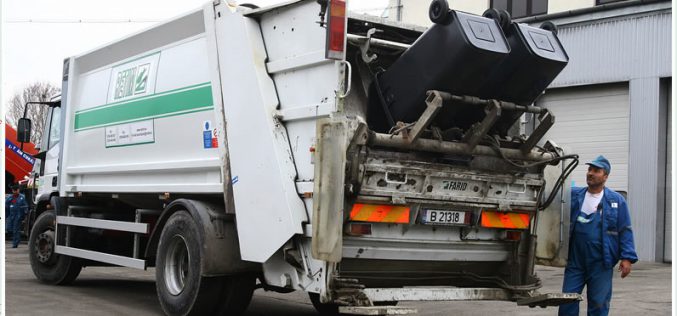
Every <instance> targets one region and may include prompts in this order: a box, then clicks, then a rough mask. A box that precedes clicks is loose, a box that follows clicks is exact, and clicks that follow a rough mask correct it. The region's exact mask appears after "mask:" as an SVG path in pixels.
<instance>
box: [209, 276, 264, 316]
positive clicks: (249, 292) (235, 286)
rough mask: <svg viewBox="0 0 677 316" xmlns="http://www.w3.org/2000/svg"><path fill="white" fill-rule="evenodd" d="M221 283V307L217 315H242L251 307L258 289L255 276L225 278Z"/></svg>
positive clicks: (222, 278)
mask: <svg viewBox="0 0 677 316" xmlns="http://www.w3.org/2000/svg"><path fill="white" fill-rule="evenodd" d="M219 279H220V281H221V286H222V290H221V297H220V299H219V300H220V302H221V303H220V306H219V307H218V310H217V313H216V314H215V315H228V316H230V315H240V314H242V313H243V312H244V311H245V310H246V309H247V306H249V303H250V302H251V300H252V296H253V295H254V288H255V287H256V278H255V277H254V276H249V275H242V276H224V277H220V278H219Z"/></svg>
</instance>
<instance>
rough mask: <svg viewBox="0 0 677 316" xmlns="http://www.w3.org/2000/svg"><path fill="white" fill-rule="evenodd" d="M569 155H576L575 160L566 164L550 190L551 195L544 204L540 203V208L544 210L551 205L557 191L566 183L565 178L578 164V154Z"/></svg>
mask: <svg viewBox="0 0 677 316" xmlns="http://www.w3.org/2000/svg"><path fill="white" fill-rule="evenodd" d="M569 156H574V157H575V158H571V159H573V160H572V161H571V162H570V163H569V165H567V166H566V168H564V171H562V173H561V174H560V176H559V178H557V181H556V182H555V186H554V187H553V188H552V191H550V195H549V196H548V198H547V199H546V200H545V202H544V203H542V204H540V203H539V204H540V205H539V206H538V209H539V210H544V209H546V208H548V206H550V204H551V203H552V201H553V200H554V199H555V196H557V192H558V191H559V190H560V189H561V188H562V185H563V184H564V180H566V178H568V177H569V175H570V174H571V173H572V172H573V171H574V169H576V167H577V166H578V155H569ZM565 157H566V156H565ZM544 187H545V185H544ZM539 202H540V199H539Z"/></svg>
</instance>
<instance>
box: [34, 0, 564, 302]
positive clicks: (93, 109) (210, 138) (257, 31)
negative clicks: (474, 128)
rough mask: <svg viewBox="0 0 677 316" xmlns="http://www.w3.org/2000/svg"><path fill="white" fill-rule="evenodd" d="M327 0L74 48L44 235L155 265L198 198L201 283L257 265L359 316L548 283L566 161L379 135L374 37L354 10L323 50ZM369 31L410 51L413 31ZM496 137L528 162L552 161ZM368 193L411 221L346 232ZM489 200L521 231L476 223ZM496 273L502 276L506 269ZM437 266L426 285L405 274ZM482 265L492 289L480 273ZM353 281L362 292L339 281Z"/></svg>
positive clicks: (184, 20)
mask: <svg viewBox="0 0 677 316" xmlns="http://www.w3.org/2000/svg"><path fill="white" fill-rule="evenodd" d="M344 4H345V3H344ZM331 5H333V3H330V4H329V6H331ZM325 9H326V7H323V6H322V5H320V4H318V2H317V1H309V0H306V1H290V2H288V3H284V4H281V5H278V6H273V7H270V8H264V9H255V10H249V9H245V8H238V9H237V10H235V8H232V7H229V6H228V5H227V4H226V3H223V2H221V1H215V2H214V3H211V2H210V3H207V4H205V6H204V7H203V8H201V9H199V10H196V11H193V12H190V13H188V14H186V15H183V16H180V17H177V18H175V19H173V20H171V21H169V22H166V23H163V24H160V25H157V26H155V27H152V28H150V29H148V30H145V31H142V32H139V33H137V34H134V35H131V36H129V37H126V38H124V39H121V40H119V41H116V42H114V43H111V44H109V45H105V46H103V47H100V48H97V49H94V50H92V51H90V52H87V53H84V54H82V55H79V56H75V57H71V58H68V59H66V60H65V62H64V87H63V92H62V101H61V102H62V106H61V112H62V117H63V119H62V121H61V124H62V125H61V126H62V130H63V138H62V139H61V143H60V147H59V146H57V148H56V149H54V150H50V151H49V153H48V155H47V157H46V166H52V167H49V168H50V169H55V168H56V167H57V164H56V163H55V161H58V196H59V198H60V200H59V201H60V202H58V204H59V205H56V206H55V208H56V228H52V229H54V235H53V236H51V237H50V236H48V237H50V238H53V240H54V241H55V243H56V245H55V254H57V255H58V256H62V257H63V256H66V257H69V258H80V259H81V260H86V261H84V262H85V263H83V264H85V265H87V264H92V263H93V262H103V263H108V264H116V265H123V266H129V267H136V268H146V267H149V266H156V265H158V266H159V265H161V264H163V262H162V260H163V259H161V255H160V253H158V255H157V256H156V253H155V250H156V249H157V248H158V247H160V248H162V244H163V243H164V241H163V240H165V239H163V238H164V235H165V233H164V230H165V228H163V227H164V225H165V224H167V223H168V222H172V219H173V217H174V216H171V215H172V213H173V212H177V211H176V208H175V207H174V206H173V205H176V204H177V203H179V204H180V203H181V201H184V200H189V201H194V202H186V203H187V204H183V206H181V207H180V208H179V210H188V211H190V213H191V214H192V216H193V218H194V221H196V222H197V224H198V227H199V229H200V230H201V231H202V233H201V235H200V236H203V237H201V238H204V239H203V240H202V243H204V245H205V246H204V247H203V248H202V250H201V251H202V252H201V256H203V257H202V258H201V260H202V261H200V262H201V267H202V270H200V271H201V272H200V273H198V276H199V277H202V279H209V278H210V277H211V278H215V277H221V276H229V275H238V273H243V271H244V272H247V273H255V274H256V275H257V277H258V278H259V280H260V283H261V284H262V286H263V287H264V288H266V289H272V290H278V291H290V290H303V291H307V292H310V293H317V294H319V295H318V296H317V298H318V299H319V301H317V302H316V303H318V304H325V305H322V306H327V305H326V304H330V303H331V302H334V303H338V304H339V305H346V306H348V307H350V306H352V307H351V308H355V307H357V310H352V311H351V312H356V313H361V312H364V310H360V309H359V307H360V306H362V307H365V306H366V305H371V303H373V302H378V301H396V300H407V299H411V300H458V299H499V300H513V301H517V300H518V299H524V298H527V299H529V298H532V297H533V296H536V295H535V292H532V290H534V289H536V288H537V287H538V282H537V280H536V281H535V279H534V277H535V276H532V271H533V264H534V260H535V259H536V258H537V257H540V258H541V259H544V260H550V261H553V260H554V261H557V260H558V258H559V260H561V256H562V254H563V252H565V251H564V250H563V249H565V246H566V245H565V243H566V240H565V239H566V238H562V234H561V233H559V232H560V229H563V228H562V225H561V222H562V221H561V218H563V216H566V214H565V213H564V212H563V208H562V204H561V203H554V204H553V205H552V206H551V207H550V208H548V209H546V210H544V211H541V212H542V213H544V214H546V215H545V216H544V218H548V223H547V226H540V227H538V231H539V232H541V231H542V232H544V233H545V232H550V233H551V234H550V236H548V238H547V240H543V241H541V240H540V239H539V242H540V243H539V244H538V246H536V245H535V237H534V239H533V243H534V244H532V245H531V246H530V243H531V241H527V240H531V239H529V238H527V237H528V236H530V235H534V234H535V233H536V229H537V228H536V223H537V221H538V211H537V209H538V205H539V204H538V199H539V198H540V195H539V191H542V190H545V184H546V181H545V180H547V182H548V183H553V182H554V179H557V176H559V172H555V173H554V174H552V175H550V174H549V173H548V174H544V173H543V169H542V168H541V169H538V170H540V171H534V170H535V169H529V171H527V172H522V173H514V172H512V171H510V169H509V168H507V167H495V166H496V165H497V164H500V163H499V162H498V161H499V160H500V158H497V155H496V153H495V152H493V151H492V149H490V148H489V147H486V146H483V145H480V146H477V148H475V149H473V148H470V149H469V150H468V147H462V146H465V145H462V146H461V147H458V146H457V145H454V144H446V145H444V144H442V143H445V142H441V141H440V142H439V144H438V145H435V146H430V145H426V144H429V143H424V142H425V141H428V142H433V141H434V140H423V139H422V140H420V142H418V143H417V142H413V143H407V142H406V139H404V138H402V136H401V135H390V136H387V135H381V134H374V133H371V132H370V131H369V128H368V126H367V125H366V115H367V101H366V94H367V92H366V90H367V87H368V83H369V80H370V77H369V76H368V75H365V73H364V69H365V68H364V66H363V65H362V64H358V63H357V60H358V58H357V57H355V58H353V57H352V56H349V55H350V54H353V53H354V52H355V51H359V46H364V45H365V44H364V43H365V42H366V43H367V46H368V45H369V43H370V42H369V39H368V37H369V36H370V35H369V36H364V35H363V34H362V35H360V34H350V28H349V27H348V24H349V23H348V18H347V17H345V16H344V17H343V19H344V35H345V36H344V38H343V40H344V46H345V47H346V48H345V51H344V56H342V58H339V59H329V58H327V57H326V56H327V40H328V39H327V37H328V32H327V28H328V26H326V25H324V24H323V23H319V22H318V20H320V18H319V17H318V13H319V12H322V11H323V10H325ZM329 19H330V18H329V16H327V20H329ZM362 23H363V24H364V25H369V23H373V22H369V21H366V20H365V21H363V22H362ZM373 25H374V26H373V27H388V28H393V29H397V27H396V26H387V25H385V24H382V23H380V24H379V23H373ZM348 41H350V42H351V44H350V45H348V44H345V43H346V42H348ZM371 44H372V45H374V47H376V46H379V47H380V49H384V50H388V49H390V50H395V51H398V50H399V51H401V50H402V49H406V47H408V45H409V44H410V43H403V42H396V41H390V40H378V39H377V40H374V42H373V43H371ZM348 47H351V48H348ZM356 47H357V48H356ZM355 56H359V54H358V55H355ZM440 102H441V101H440ZM379 135H381V136H379ZM445 146H446V147H445ZM454 146H456V147H454ZM457 147H458V148H461V149H464V148H465V149H464V150H467V151H466V154H469V155H477V156H486V157H488V158H486V160H484V159H485V158H478V159H475V160H474V161H472V162H467V163H465V164H463V165H461V166H458V164H445V163H443V162H440V161H441V160H438V159H437V158H430V157H429V155H428V154H425V152H428V153H429V152H438V153H440V152H444V151H449V152H452V153H456V154H458V153H460V152H461V151H462V150H461V149H458V148H457ZM445 148H446V149H445ZM449 148H451V149H449ZM501 150H503V152H504V154H506V155H509V156H511V157H514V158H515V159H517V160H520V159H521V160H523V161H538V160H544V159H545V158H542V157H550V158H554V157H556V154H555V153H554V152H550V151H545V150H542V151H540V152H537V151H536V150H535V149H534V151H533V152H531V151H529V152H528V153H521V152H519V151H518V150H517V149H505V150H504V149H501ZM55 154H56V155H55ZM57 155H58V157H57ZM492 155H493V156H492ZM494 168H495V169H494ZM550 168H553V169H556V167H550ZM559 168H561V167H559ZM45 174H47V172H45ZM546 177H549V178H547V179H546ZM551 179H552V180H551ZM45 180H47V179H45ZM46 182H47V181H44V180H43V181H42V182H41V183H42V184H43V186H44V185H45V184H46ZM41 190H43V191H49V190H45V189H44V188H43V189H41ZM43 193H45V192H43ZM561 193H564V194H565V195H564V196H566V194H567V193H566V192H564V191H562V192H560V194H561ZM556 200H557V201H559V200H562V199H561V198H558V199H556ZM360 203H362V204H365V205H371V204H374V205H396V206H397V205H400V206H402V205H405V206H407V212H406V217H407V224H401V223H402V222H400V224H398V223H393V222H373V223H370V224H368V225H369V232H368V234H362V235H360V234H352V233H350V231H349V230H350V229H352V228H351V226H350V225H353V224H354V223H358V222H359V221H357V220H355V218H353V215H352V214H351V209H353V210H354V209H355V205H357V204H360ZM111 205H112V206H111ZM120 205H124V207H121V208H119V207H120ZM173 207H174V208H173ZM389 207H390V206H389ZM118 208H119V209H118ZM193 208H195V209H196V210H197V211H193ZM430 209H442V210H455V211H454V212H456V211H462V212H461V213H458V214H469V215H467V222H465V223H460V224H461V225H451V226H449V225H443V226H438V225H427V224H424V223H423V221H424V220H422V216H425V215H424V214H426V213H425V212H428V210H430ZM485 210H496V211H502V212H511V211H512V210H518V212H522V213H521V214H527V215H528V216H527V217H526V218H527V219H528V221H527V223H526V225H527V227H520V228H513V229H512V230H513V231H517V232H518V235H517V236H521V237H519V238H517V239H512V240H507V239H506V238H508V237H506V236H508V235H507V234H508V233H507V231H509V230H510V229H491V228H487V227H482V226H481V225H480V223H479V221H480V216H482V215H481V214H482V212H484V211H485ZM165 214H166V215H165ZM450 214H456V213H450ZM149 215H150V216H151V217H152V218H153V220H150V221H147V220H144V218H145V217H144V216H149ZM461 216H465V215H461ZM168 218H169V219H168ZM217 222H218V223H217ZM367 222H368V221H367ZM167 225H169V224H167ZM83 228H87V229H89V231H88V232H89V233H92V232H96V233H97V234H98V235H97V238H102V239H101V240H104V239H105V238H112V239H114V238H117V237H110V236H108V235H106V231H121V232H127V233H131V235H133V236H134V238H133V243H132V242H131V241H130V243H129V244H128V247H127V248H128V250H129V251H127V250H125V249H123V248H124V247H122V246H121V247H120V249H117V250H115V251H113V250H109V251H104V250H105V249H103V248H105V247H103V246H101V245H100V244H97V245H93V246H92V245H85V244H87V243H86V242H85V241H83V238H85V237H82V236H87V234H88V233H87V232H83V231H78V229H83ZM564 229H566V228H564ZM530 231H531V233H530ZM553 232H554V233H553ZM40 234H41V232H34V234H31V241H33V240H34V236H33V235H36V237H35V238H38V239H39V238H40V236H43V238H44V236H45V233H44V232H43V233H42V235H40ZM224 236H225V237H224ZM513 238H514V237H513ZM158 239H159V240H160V241H159V244H160V246H158ZM105 240H108V239H105ZM167 242H170V241H168V240H167ZM187 243H188V242H187ZM102 247H103V248H102ZM530 247H531V248H530ZM132 248H133V251H132ZM188 248H190V247H188ZM529 249H532V250H531V252H530V250H529ZM534 251H536V253H534ZM564 255H565V254H564ZM520 256H521V257H520ZM520 258H521V259H520ZM44 260H48V259H44ZM43 263H44V262H43ZM499 270H501V271H502V272H501V273H500V274H501V275H503V276H504V278H503V279H501V280H500V281H496V280H498V277H497V276H494V274H492V273H494V272H495V271H499ZM464 271H465V272H467V273H468V275H469V276H470V278H469V279H467V280H465V281H463V282H461V283H454V282H455V281H454V282H448V281H449V280H451V279H454V280H455V279H456V278H460V279H463V278H467V275H466V276H460V277H459V275H461V274H463V273H465V272H464ZM424 272H425V273H424ZM437 272H439V273H440V274H439V276H441V277H440V278H439V279H437V280H436V281H435V282H432V283H431V282H428V283H426V282H423V283H421V284H419V283H417V282H416V281H411V280H408V279H407V278H406V275H407V274H410V273H412V274H415V273H424V274H425V275H424V274H421V275H420V277H421V279H426V278H429V277H430V276H431V275H434V274H435V273H437ZM496 273H498V272H496ZM485 274H486V275H485ZM36 275H37V274H36ZM76 275H77V274H76ZM158 275H159V277H160V274H158ZM488 275H492V278H494V279H492V280H493V281H492V282H494V283H495V284H494V286H487V284H488V283H491V282H488V283H487V282H478V280H483V278H487V277H488ZM510 275H512V277H511V276H510ZM38 277H39V278H40V276H38ZM413 279H416V278H413ZM413 279H412V280H413ZM473 280H474V281H473ZM53 283H60V282H53ZM346 284H348V285H346ZM351 284H352V285H351ZM496 284H499V285H498V286H496ZM410 285H411V286H421V285H430V286H443V287H433V288H425V289H422V288H420V287H419V288H416V287H412V288H408V287H407V286H410ZM473 285H474V286H473ZM460 287H471V288H473V290H469V289H463V288H460ZM168 288H169V292H170V293H171V292H172V291H171V286H170V287H168ZM345 288H352V289H355V288H357V289H358V290H356V291H353V292H351V293H349V294H348V295H343V294H340V293H339V292H341V291H340V290H341V289H345ZM158 291H159V292H161V290H160V289H158ZM337 293H339V294H337ZM341 293H345V291H343V292H341ZM159 296H160V300H161V303H162V304H163V308H164V310H165V312H166V313H168V314H177V315H178V314H185V313H188V312H194V311H195V310H196V309H189V310H188V311H187V312H186V311H176V310H174V309H172V308H171V307H167V306H169V305H167V304H169V303H165V302H164V301H163V296H162V294H159ZM571 298H572V297H569V299H571ZM573 298H574V299H575V298H577V297H573ZM199 299H201V298H198V300H199ZM191 302H194V301H191ZM365 302H366V303H365ZM191 304H193V303H191ZM195 304H197V303H195ZM533 305H538V303H533ZM546 305H547V304H546ZM245 307H246V305H245ZM342 308H343V309H342V310H343V311H348V309H346V308H347V307H342ZM365 308H366V307H365Z"/></svg>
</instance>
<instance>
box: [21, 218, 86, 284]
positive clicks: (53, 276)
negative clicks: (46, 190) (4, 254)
mask: <svg viewBox="0 0 677 316" xmlns="http://www.w3.org/2000/svg"><path fill="white" fill-rule="evenodd" d="M55 222H56V215H54V212H50V211H47V212H44V213H42V214H40V216H38V218H37V219H36V220H35V224H34V225H33V229H32V230H31V234H30V237H29V238H28V254H29V258H30V262H31V269H32V270H33V274H35V277H37V278H38V280H40V281H41V282H44V283H47V284H53V285H67V284H70V283H72V282H73V281H75V279H76V278H77V277H78V275H79V274H80V271H81V270H82V264H81V262H80V259H78V258H73V257H70V256H66V255H59V254H56V253H55V252H54V250H55V243H54V227H55V226H54V223H55Z"/></svg>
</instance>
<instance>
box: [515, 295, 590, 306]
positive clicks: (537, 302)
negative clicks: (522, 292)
mask: <svg viewBox="0 0 677 316" xmlns="http://www.w3.org/2000/svg"><path fill="white" fill-rule="evenodd" d="M582 300H583V297H582V296H581V295H580V294H577V293H546V294H539V295H536V296H532V297H529V298H523V299H520V300H517V305H520V306H529V307H536V306H540V307H547V306H559V305H562V304H567V303H573V302H576V301H582Z"/></svg>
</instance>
